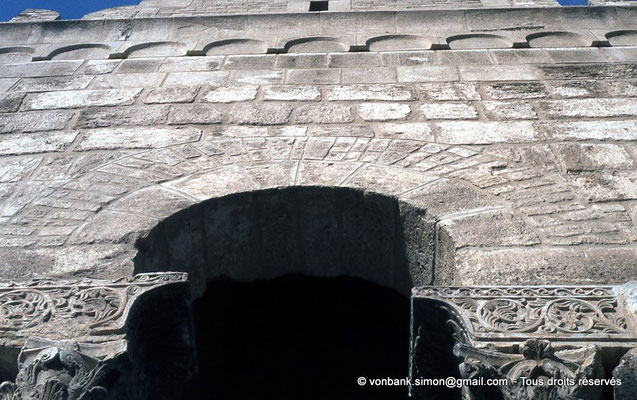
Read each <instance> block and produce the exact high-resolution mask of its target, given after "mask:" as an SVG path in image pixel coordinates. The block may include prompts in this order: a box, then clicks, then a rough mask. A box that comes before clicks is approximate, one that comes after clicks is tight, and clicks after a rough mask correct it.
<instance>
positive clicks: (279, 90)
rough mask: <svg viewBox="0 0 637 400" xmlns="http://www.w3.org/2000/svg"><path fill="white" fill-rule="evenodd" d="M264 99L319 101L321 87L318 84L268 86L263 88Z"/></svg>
mask: <svg viewBox="0 0 637 400" xmlns="http://www.w3.org/2000/svg"><path fill="white" fill-rule="evenodd" d="M263 100H276V101H319V100H321V89H320V88H319V87H317V86H295V85H293V86H291V85H286V86H267V87H264V88H263Z"/></svg>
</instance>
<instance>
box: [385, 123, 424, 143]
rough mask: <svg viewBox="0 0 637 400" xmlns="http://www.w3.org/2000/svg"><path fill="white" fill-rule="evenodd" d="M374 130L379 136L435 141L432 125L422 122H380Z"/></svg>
mask: <svg viewBox="0 0 637 400" xmlns="http://www.w3.org/2000/svg"><path fill="white" fill-rule="evenodd" d="M374 132H375V133H376V137H379V138H388V139H410V140H424V141H428V142H433V141H434V135H433V132H432V130H431V127H430V126H429V125H427V124H425V123H422V122H413V123H404V124H394V123H387V124H378V125H376V126H375V127H374Z"/></svg>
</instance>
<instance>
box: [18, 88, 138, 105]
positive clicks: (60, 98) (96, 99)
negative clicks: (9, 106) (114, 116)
mask: <svg viewBox="0 0 637 400" xmlns="http://www.w3.org/2000/svg"><path fill="white" fill-rule="evenodd" d="M141 91H142V89H112V90H77V91H75V90H70V91H64V92H48V93H32V94H28V95H27V97H26V99H25V100H24V109H26V110H50V109H55V108H78V107H91V106H120V105H128V104H132V103H133V102H134V101H135V98H136V97H137V95H139V93H141Z"/></svg>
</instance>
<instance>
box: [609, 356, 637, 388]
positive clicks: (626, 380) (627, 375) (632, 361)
mask: <svg viewBox="0 0 637 400" xmlns="http://www.w3.org/2000/svg"><path fill="white" fill-rule="evenodd" d="M613 378H616V379H619V380H621V382H622V384H621V385H615V386H613V395H614V397H613V398H614V399H616V400H629V399H633V398H635V397H637V380H636V379H635V378H637V349H631V350H629V351H628V353H626V354H624V356H623V357H622V359H621V361H620V362H619V365H618V366H617V367H615V369H614V370H613Z"/></svg>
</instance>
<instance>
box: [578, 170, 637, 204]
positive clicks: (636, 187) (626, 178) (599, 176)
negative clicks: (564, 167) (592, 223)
mask: <svg viewBox="0 0 637 400" xmlns="http://www.w3.org/2000/svg"><path fill="white" fill-rule="evenodd" d="M568 180H569V183H570V184H571V185H573V186H574V187H576V188H577V189H578V190H579V192H580V194H581V195H582V196H584V197H585V198H586V199H587V200H588V201H591V202H605V201H623V200H634V199H637V172H635V171H634V170H631V171H615V172H606V171H604V172H584V173H580V174H573V175H568Z"/></svg>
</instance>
